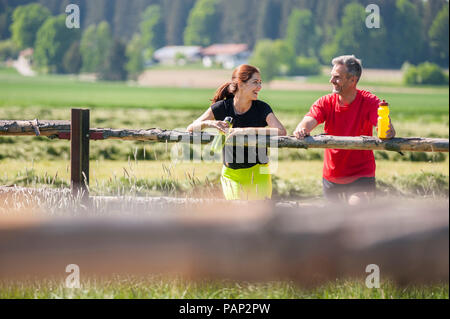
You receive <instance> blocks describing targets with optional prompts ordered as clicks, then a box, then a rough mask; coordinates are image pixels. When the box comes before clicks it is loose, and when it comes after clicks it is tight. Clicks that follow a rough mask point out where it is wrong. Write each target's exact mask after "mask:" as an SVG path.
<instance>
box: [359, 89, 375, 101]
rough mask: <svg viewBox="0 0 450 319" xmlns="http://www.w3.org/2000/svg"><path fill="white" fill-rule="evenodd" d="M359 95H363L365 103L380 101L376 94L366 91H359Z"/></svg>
mask: <svg viewBox="0 0 450 319" xmlns="http://www.w3.org/2000/svg"><path fill="white" fill-rule="evenodd" d="M358 94H360V95H361V97H362V98H363V99H364V101H367V102H369V103H371V102H373V103H378V102H379V101H380V99H379V98H378V96H376V95H375V94H373V93H371V92H369V91H366V90H358Z"/></svg>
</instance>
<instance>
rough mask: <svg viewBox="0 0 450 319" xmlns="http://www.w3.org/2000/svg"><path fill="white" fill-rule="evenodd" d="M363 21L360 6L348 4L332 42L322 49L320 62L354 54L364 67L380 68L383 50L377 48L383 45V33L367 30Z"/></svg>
mask: <svg viewBox="0 0 450 319" xmlns="http://www.w3.org/2000/svg"><path fill="white" fill-rule="evenodd" d="M365 20H366V12H365V9H364V7H363V6H362V5H360V4H358V3H351V4H348V5H347V6H346V7H345V8H344V14H343V16H342V20H341V26H340V27H339V28H337V30H336V35H335V37H334V39H333V41H332V42H331V43H328V44H326V45H324V46H323V47H322V50H321V57H322V61H323V62H324V63H330V61H331V59H332V58H333V57H335V56H338V55H343V54H354V55H355V56H357V57H362V58H363V59H364V64H365V65H366V66H381V64H382V63H384V61H385V60H384V56H383V52H384V50H379V49H378V50H377V46H379V45H380V44H381V45H383V43H384V38H385V32H384V30H383V28H379V29H376V28H374V29H369V28H367V27H366V25H365Z"/></svg>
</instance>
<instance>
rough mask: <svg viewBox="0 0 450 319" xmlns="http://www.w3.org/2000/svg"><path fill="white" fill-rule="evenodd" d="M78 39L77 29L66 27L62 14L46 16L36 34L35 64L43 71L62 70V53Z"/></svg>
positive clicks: (64, 17)
mask: <svg viewBox="0 0 450 319" xmlns="http://www.w3.org/2000/svg"><path fill="white" fill-rule="evenodd" d="M78 39H79V31H78V29H68V28H67V27H66V16H65V15H64V14H62V15H59V16H56V17H51V18H48V19H47V20H46V21H45V23H44V24H43V25H42V26H41V27H40V29H39V30H38V32H37V35H36V45H35V52H34V62H35V63H36V66H37V67H38V68H40V69H41V70H43V71H44V72H58V73H60V72H64V67H63V57H64V54H65V53H66V51H67V50H68V49H69V47H70V46H71V44H72V43H73V42H74V41H77V40H78Z"/></svg>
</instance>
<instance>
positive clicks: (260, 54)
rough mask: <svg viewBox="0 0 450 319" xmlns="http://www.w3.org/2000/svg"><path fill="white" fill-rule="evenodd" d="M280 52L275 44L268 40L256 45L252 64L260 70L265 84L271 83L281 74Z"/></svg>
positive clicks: (251, 59)
mask: <svg viewBox="0 0 450 319" xmlns="http://www.w3.org/2000/svg"><path fill="white" fill-rule="evenodd" d="M278 58H279V52H278V49H277V47H276V45H274V42H273V41H271V40H268V39H263V40H260V41H258V42H257V43H256V45H255V49H254V50H253V54H252V56H251V57H250V62H249V63H250V64H251V65H254V66H256V67H258V68H259V70H260V71H261V78H262V80H263V81H264V82H270V81H272V80H273V78H274V77H275V76H276V75H278V74H279V72H280V62H279V59H278Z"/></svg>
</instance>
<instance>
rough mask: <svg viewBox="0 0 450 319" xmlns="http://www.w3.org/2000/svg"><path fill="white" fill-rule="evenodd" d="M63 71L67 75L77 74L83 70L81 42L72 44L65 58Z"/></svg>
mask: <svg viewBox="0 0 450 319" xmlns="http://www.w3.org/2000/svg"><path fill="white" fill-rule="evenodd" d="M63 69H64V71H65V72H66V73H72V74H76V73H78V72H80V69H81V54H80V41H75V42H73V43H72V45H71V46H70V48H69V49H68V50H67V52H66V53H65V54H64V57H63Z"/></svg>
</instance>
